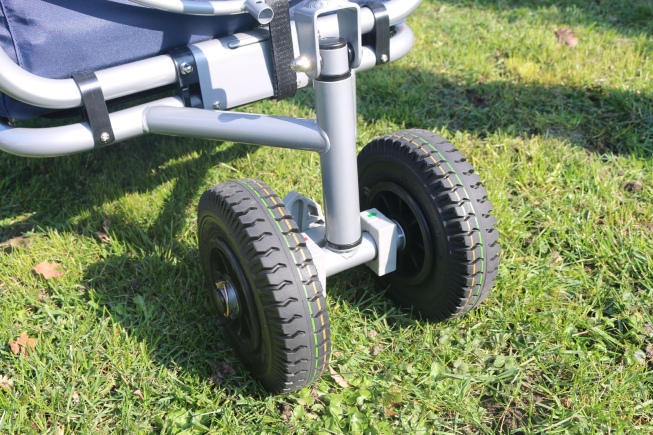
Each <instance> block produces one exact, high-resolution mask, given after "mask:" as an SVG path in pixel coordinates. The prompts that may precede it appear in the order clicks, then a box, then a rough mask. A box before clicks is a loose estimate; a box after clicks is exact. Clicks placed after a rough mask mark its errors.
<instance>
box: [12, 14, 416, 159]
mask: <svg viewBox="0 0 653 435" xmlns="http://www.w3.org/2000/svg"><path fill="white" fill-rule="evenodd" d="M413 39H414V35H413V32H412V30H411V29H410V28H409V27H408V26H406V25H402V26H399V27H398V29H397V34H396V35H395V36H394V37H393V38H392V39H391V51H390V52H391V58H392V60H397V59H398V58H399V57H402V56H405V55H406V54H407V53H408V52H409V51H410V49H411V47H412V44H413ZM2 55H4V52H2V51H1V50H0V57H1V56H2ZM140 62H142V63H144V64H145V63H146V64H147V65H146V66H144V69H146V70H147V71H151V70H153V68H152V66H157V65H161V64H163V63H167V62H172V61H171V60H170V58H169V57H168V56H157V57H156V58H151V59H147V60H144V61H140ZM14 65H15V64H14ZM375 65H376V54H375V53H374V50H373V49H371V48H370V47H363V52H362V62H361V66H360V67H359V68H358V69H357V70H356V71H363V70H367V69H371V68H373V67H374V66H375ZM16 68H18V67H17V66H16ZM115 69H116V70H119V71H121V72H120V74H119V75H120V76H123V75H125V76H126V75H129V74H131V72H130V71H132V70H131V69H130V65H124V66H120V67H115ZM111 70H113V69H107V70H104V71H98V72H97V73H96V75H98V79H100V80H101V81H102V83H104V82H105V81H106V82H107V83H112V85H113V86H115V87H114V89H115V92H116V93H118V95H126V94H128V93H129V92H128V91H127V82H120V81H115V82H114V81H111V80H110V79H111V78H112V77H114V75H113V74H112V73H111V72H110V71H111ZM3 72H4V71H3V70H2V69H0V76H2V73H3ZM21 72H24V71H23V70H21ZM169 72H170V69H167V68H161V70H160V71H159V73H160V74H161V75H162V76H163V78H162V79H160V80H159V83H160V82H161V81H162V80H163V81H164V80H167V78H166V77H167V76H166V74H169ZM27 74H29V73H27ZM265 74H266V76H267V72H265ZM173 75H174V71H173ZM116 77H117V76H116ZM143 77H145V78H147V75H143ZM43 80H49V79H43ZM46 86H47V84H46ZM271 96H272V95H270V97H271ZM175 101H176V102H175V103H171V100H169V99H164V100H157V101H152V102H150V103H148V104H146V105H144V106H143V105H142V106H136V107H133V108H132V109H134V110H132V109H127V110H126V111H120V112H116V113H114V114H111V121H112V124H115V123H116V120H117V119H120V120H123V119H125V118H126V114H132V115H133V116H134V119H133V120H130V121H129V123H130V124H133V125H136V124H140V123H141V122H142V121H141V120H142V111H141V109H142V108H143V107H154V106H170V107H182V106H183V104H181V103H180V102H179V100H175ZM194 113H195V112H194ZM209 113H211V112H209ZM124 122H127V121H126V120H125V121H121V123H119V124H117V125H115V126H114V129H117V133H116V142H117V141H120V140H124V139H127V138H132V137H136V136H138V135H139V134H142V133H143V131H142V129H141V131H140V133H134V131H133V130H132V131H131V133H130V134H128V135H125V134H122V133H121V131H122V130H123V128H122V127H121V124H122V123H124ZM9 131H11V133H9ZM90 149H93V143H92V141H91V136H90V131H89V130H88V127H87V126H86V125H85V124H73V125H70V126H66V128H64V127H52V128H43V129H31V128H15V127H11V126H9V125H7V124H3V123H2V122H0V150H3V151H6V152H8V153H11V154H16V155H21V156H26V157H55V156H60V155H66V154H73V153H77V152H82V151H87V150H90Z"/></svg>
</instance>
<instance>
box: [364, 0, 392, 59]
mask: <svg viewBox="0 0 653 435" xmlns="http://www.w3.org/2000/svg"><path fill="white" fill-rule="evenodd" d="M365 7H366V8H368V9H369V10H371V11H372V15H373V16H374V29H373V30H372V32H371V33H368V34H367V35H365V36H366V37H365V38H364V40H363V44H364V45H371V46H373V47H374V51H375V53H376V64H377V65H385V64H387V63H388V62H389V61H390V37H391V36H392V35H391V31H390V30H391V27H390V15H389V14H388V9H387V8H386V7H385V5H384V4H383V3H370V4H368V5H365Z"/></svg>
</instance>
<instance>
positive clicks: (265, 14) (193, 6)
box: [131, 0, 274, 25]
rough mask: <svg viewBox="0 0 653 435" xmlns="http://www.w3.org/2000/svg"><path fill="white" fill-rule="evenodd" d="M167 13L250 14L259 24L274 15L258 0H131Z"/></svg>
mask: <svg viewBox="0 0 653 435" xmlns="http://www.w3.org/2000/svg"><path fill="white" fill-rule="evenodd" d="M131 1H132V2H133V3H138V4H140V5H143V6H149V7H151V8H154V9H159V10H162V11H166V12H174V13H177V14H186V15H205V16H206V15H209V16H211V15H234V14H242V13H244V12H249V13H250V14H251V15H252V16H253V17H254V18H255V19H256V20H257V21H258V22H259V23H261V24H263V25H265V24H268V23H270V21H272V18H273V16H274V13H273V12H272V8H271V7H269V6H268V5H267V4H266V3H265V2H262V1H257V0H230V1H209V0H207V1H189V0H131Z"/></svg>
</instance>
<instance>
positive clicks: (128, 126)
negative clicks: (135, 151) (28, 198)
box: [0, 97, 184, 157]
mask: <svg viewBox="0 0 653 435" xmlns="http://www.w3.org/2000/svg"><path fill="white" fill-rule="evenodd" d="M153 106H170V107H183V106H184V103H183V101H181V99H180V98H177V97H168V98H163V99H160V100H156V101H152V102H149V103H146V104H141V105H139V106H134V107H130V108H129V109H125V110H121V111H118V112H114V113H111V114H110V115H109V117H110V119H111V126H112V127H113V132H114V135H115V137H116V142H118V141H123V140H126V139H131V138H133V137H137V136H141V135H142V134H143V133H144V129H143V128H144V127H143V113H144V112H145V111H146V110H147V109H148V108H150V107H153ZM94 147H95V143H94V141H93V134H92V133H91V129H90V127H89V126H88V124H87V123H85V122H84V123H78V124H72V125H65V126H61V127H47V128H19V127H12V126H9V125H7V124H3V123H0V150H2V151H6V152H8V153H10V154H15V155H18V156H24V157H55V156H63V155H66V154H74V153H78V152H81V151H88V150H92V149H93V148H94Z"/></svg>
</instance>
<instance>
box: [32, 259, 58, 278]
mask: <svg viewBox="0 0 653 435" xmlns="http://www.w3.org/2000/svg"><path fill="white" fill-rule="evenodd" d="M59 266H61V264H59V263H50V262H49V261H44V262H42V263H39V264H37V265H36V266H34V272H36V273H38V274H39V275H41V276H43V278H45V279H51V278H59V277H60V276H63V275H64V273H65V272H63V271H61V270H59V269H58V267H59Z"/></svg>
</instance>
